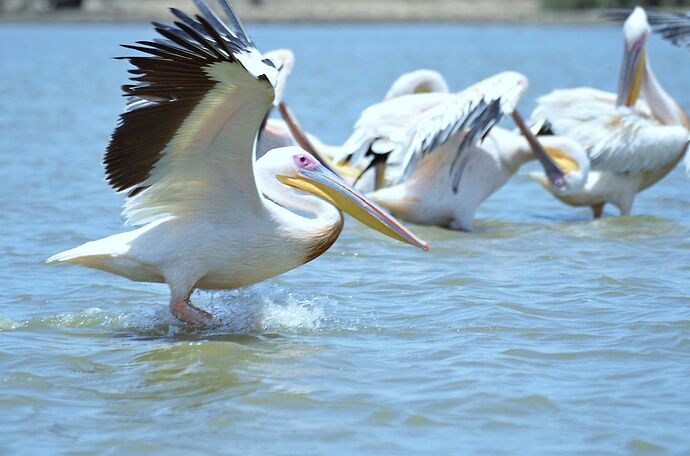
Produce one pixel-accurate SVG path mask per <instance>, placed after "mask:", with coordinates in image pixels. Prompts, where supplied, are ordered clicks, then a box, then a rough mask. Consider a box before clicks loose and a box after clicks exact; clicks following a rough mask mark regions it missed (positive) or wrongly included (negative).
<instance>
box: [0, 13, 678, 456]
mask: <svg viewBox="0 0 690 456" xmlns="http://www.w3.org/2000/svg"><path fill="white" fill-rule="evenodd" d="M250 29H251V32H252V33H253V35H254V37H255V39H256V41H257V43H259V44H260V45H261V47H262V48H263V49H265V50H268V49H271V48H275V47H281V46H283V47H290V48H292V49H293V50H294V51H295V53H296V55H297V58H298V62H297V67H296V71H295V73H294V77H293V79H292V80H291V81H290V87H289V93H288V101H289V102H290V104H291V105H292V107H293V109H294V110H295V111H296V112H297V113H299V115H300V117H301V120H302V122H303V124H304V125H305V126H306V127H307V128H308V129H309V130H311V131H313V132H315V133H317V134H319V135H320V136H321V137H322V138H323V139H324V140H326V141H330V142H334V143H337V142H340V141H342V140H343V139H344V138H345V137H346V136H347V133H348V131H349V129H350V128H351V125H352V124H353V122H354V120H355V119H356V116H357V115H358V113H359V112H360V111H361V110H362V109H363V108H364V107H365V106H367V105H368V104H370V103H373V102H375V101H376V100H377V99H379V98H380V97H382V96H383V94H384V93H385V91H386V89H387V87H388V85H389V83H390V82H391V81H392V80H393V79H394V78H395V77H396V76H397V75H398V74H400V73H401V72H403V71H407V70H411V69H415V68H418V67H430V68H435V69H438V70H440V71H441V72H442V73H443V74H444V75H446V77H447V78H448V80H449V83H450V86H451V87H453V88H458V89H459V88H461V87H464V86H466V85H468V84H470V83H472V82H473V81H476V80H477V79H479V78H481V77H485V76H488V75H490V74H492V73H495V72H497V71H500V70H504V69H513V70H517V71H521V72H524V73H525V74H526V75H528V76H529V78H530V84H531V87H530V90H529V91H528V93H527V95H526V97H525V99H524V103H523V107H522V111H523V112H524V113H527V112H529V111H530V110H531V108H532V107H533V103H534V99H535V98H536V97H537V96H539V95H540V94H543V93H545V92H547V91H549V90H551V89H553V88H556V87H572V86H577V85H592V86H595V87H601V88H605V89H609V90H613V89H614V87H615V82H616V79H617V76H618V59H619V56H620V48H621V37H620V31H619V30H618V29H616V28H610V27H528V26H524V27H518V26H515V27H513V26H510V27H508V26H486V27H467V26H426V25H415V26H404V25H397V26H380V25H366V26H355V25H348V26H251V27H250ZM150 36H151V32H150V31H149V29H148V27H146V26H123V25H118V26H87V25H84V26H66V25H59V26H49V25H7V24H3V25H1V26H0V58H1V60H2V64H1V65H0V99H2V102H1V103H0V151H1V153H0V169H2V173H1V174H0V176H1V179H0V194H2V195H3V197H2V198H0V210H1V213H2V221H3V223H2V224H0V252H1V253H2V258H3V261H2V265H1V266H0V280H1V281H2V284H3V286H2V288H0V300H1V302H2V306H1V307H0V410H2V415H1V417H0V424H1V426H0V454H56V453H63V454H66V453H69V454H93V453H103V454H162V453H180V454H343V453H351V454H376V455H397V454H442V453H450V454H458V453H462V454H468V453H474V454H487V453H488V454H516V453H519V454H535V453H540V454H556V453H558V454H562V453H569V454H574V453H579V454H611V453H616V454H621V453H640V454H647V453H668V454H681V453H688V452H690V437H688V432H687V431H688V428H689V426H690V418H689V415H690V413H689V412H690V388H689V387H688V378H690V296H689V295H688V292H687V291H686V289H687V283H688V277H689V276H690V263H688V252H689V251H690V240H689V239H690V210H689V209H690V201H689V200H688V197H687V192H688V188H689V187H688V186H689V181H688V177H687V176H686V175H685V174H684V173H683V172H682V171H681V170H680V169H678V170H676V171H675V172H674V173H673V174H672V175H671V176H669V177H668V178H667V179H665V180H664V181H662V182H661V183H660V184H658V185H656V186H655V187H653V188H652V189H650V190H648V191H646V192H644V193H643V194H641V195H639V197H638V198H637V201H636V203H635V207H634V210H633V213H634V215H633V216H631V217H607V218H604V219H603V220H600V221H595V222H593V221H591V220H590V215H589V211H588V210H587V209H576V208H571V207H567V206H564V205H561V204H560V203H559V202H557V201H556V200H554V199H553V198H551V197H550V196H549V195H548V194H547V193H545V192H544V191H543V190H541V189H540V188H539V187H538V186H537V185H536V184H534V183H533V182H531V181H529V180H528V179H527V178H526V177H525V176H524V171H523V172H521V174H520V175H517V176H516V177H515V178H514V179H513V180H511V181H510V182H509V183H508V185H506V186H505V187H504V188H503V189H502V190H501V191H499V192H498V193H497V194H496V195H494V196H493V197H492V198H491V199H490V200H489V201H487V202H486V203H485V204H484V205H483V206H482V208H481V209H480V211H479V212H478V214H477V217H478V220H479V221H478V223H477V226H478V230H477V232H475V233H471V234H468V233H456V232H451V231H446V230H443V229H437V228H422V227H415V230H416V231H417V232H418V234H420V235H421V236H422V237H423V238H424V239H426V240H427V241H429V242H430V244H431V246H432V250H431V252H429V253H428V254H424V253H422V252H420V251H418V250H415V249H413V248H410V247H406V246H403V245H402V244H397V243H394V242H393V241H390V240H388V239H384V238H382V237H381V236H379V235H378V234H376V233H374V232H372V231H370V230H367V229H365V228H363V227H362V226H360V225H357V224H356V223H355V222H353V221H352V220H348V222H347V224H346V228H345V231H344V233H343V235H342V236H341V238H340V239H339V240H338V242H337V243H336V244H335V245H334V246H333V248H331V249H330V251H329V252H328V253H327V254H325V255H324V256H322V257H321V258H319V259H318V260H316V261H314V262H313V263H311V264H308V265H306V266H304V267H302V268H300V269H298V270H295V271H292V272H290V273H288V274H285V275H283V276H280V277H277V278H275V279H273V280H270V281H268V282H265V283H262V284H258V285H255V286H252V287H250V288H248V289H244V290H236V291H229V292H225V293H215V294H212V295H211V294H204V293H201V294H197V295H195V296H194V299H195V300H196V302H197V303H199V304H202V305H204V306H206V307H209V308H211V309H212V310H213V311H214V312H215V313H217V314H219V315H220V316H221V317H222V318H223V319H224V320H225V321H226V325H225V326H223V327H221V328H216V329H213V330H194V329H189V328H185V327H184V326H181V325H179V324H177V323H176V322H175V321H174V319H173V318H172V317H171V316H170V315H169V313H168V311H167V299H168V293H167V290H166V288H165V287H164V286H160V285H151V284H138V283H132V282H128V281H126V280H124V279H121V278H119V277H115V276H111V275H107V274H105V273H101V272H97V271H91V270H87V269H83V268H79V267H70V266H64V267H61V266H46V265H44V264H43V260H44V259H45V258H46V257H48V256H49V255H51V254H53V253H55V252H58V251H61V250H63V249H66V248H69V247H72V246H75V245H77V244H79V243H81V242H84V241H87V240H89V239H95V238H99V237H103V236H105V235H108V234H111V233H114V232H117V231H119V230H120V229H121V220H120V217H119V205H120V197H118V196H117V195H114V194H113V192H112V191H111V190H110V189H109V188H108V187H107V185H106V184H105V183H104V181H103V170H102V166H101V163H100V162H101V154H102V151H103V150H104V147H105V145H106V142H107V139H108V135H109V134H110V132H111V130H112V128H113V126H114V124H115V119H116V116H117V114H118V113H119V112H120V110H121V109H122V107H123V100H122V99H121V98H120V95H119V91H118V90H119V89H118V87H119V85H120V84H122V83H124V81H125V70H126V65H125V64H124V63H123V62H119V61H115V60H111V59H109V57H110V56H114V55H121V53H122V51H121V50H119V49H118V48H117V46H116V45H117V44H118V43H127V42H133V41H135V40H138V39H147V38H149V37H150ZM649 55H650V57H651V61H652V64H653V65H654V68H655V69H656V72H657V75H658V76H659V78H660V79H661V81H662V83H663V84H664V85H665V87H666V88H667V89H668V91H669V92H670V93H671V94H673V95H674V96H676V97H677V99H678V100H679V101H680V103H681V104H683V105H684V106H685V107H686V108H688V107H690V91H688V90H687V75H688V74H690V55H688V54H687V53H685V52H683V51H681V50H677V49H675V48H671V47H670V46H669V45H666V44H665V43H662V42H659V41H658V40H657V39H653V40H652V43H651V46H650V50H649ZM609 211H610V212H609V214H612V213H613V212H612V211H613V209H609Z"/></svg>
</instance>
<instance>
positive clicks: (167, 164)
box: [48, 0, 428, 324]
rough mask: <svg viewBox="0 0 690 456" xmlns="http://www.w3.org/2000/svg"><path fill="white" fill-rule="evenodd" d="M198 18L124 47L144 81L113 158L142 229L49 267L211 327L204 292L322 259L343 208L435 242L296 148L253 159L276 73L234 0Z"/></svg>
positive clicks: (118, 182)
mask: <svg viewBox="0 0 690 456" xmlns="http://www.w3.org/2000/svg"><path fill="white" fill-rule="evenodd" d="M195 3H196V5H197V7H198V8H199V11H200V12H201V14H200V15H196V16H195V17H194V18H192V17H190V16H188V15H187V14H185V13H183V12H181V11H179V10H176V9H172V10H171V11H172V12H173V14H174V15H175V16H176V17H177V19H178V21H177V22H175V23H174V25H164V24H158V23H154V26H155V28H156V31H157V32H158V33H159V34H160V35H161V36H162V39H158V40H156V41H141V42H139V43H138V44H137V45H128V46H126V47H128V48H130V49H134V50H136V51H139V52H141V53H143V54H145V55H144V56H136V57H128V59H129V61H130V62H131V63H132V64H133V65H134V67H135V68H134V69H133V70H131V73H133V74H134V77H133V84H132V85H128V86H124V88H123V89H124V91H125V94H126V95H127V96H128V97H129V98H130V105H129V107H128V109H127V111H126V112H125V113H124V114H122V116H121V118H120V124H119V125H118V127H117V128H116V130H115V132H114V133H113V136H112V139H111V142H110V144H109V146H108V150H107V152H106V156H105V164H106V175H107V178H108V181H109V182H110V184H111V185H112V186H113V187H114V188H115V189H116V190H118V191H122V192H126V193H127V198H126V201H125V204H124V210H123V215H124V217H125V220H126V223H127V224H128V225H133V226H137V225H138V226H139V228H136V229H134V230H132V231H128V232H124V233H120V234H116V235H113V236H109V237H106V238H104V239H100V240H97V241H92V242H87V243H86V244H83V245H81V246H79V247H76V248H74V249H71V250H67V251H65V252H62V253H59V254H57V255H55V256H53V257H51V258H49V259H48V261H49V262H69V263H76V264H80V265H83V266H87V267H91V268H96V269H101V270H104V271H107V272H111V273H114V274H118V275H121V276H124V277H126V278H129V279H131V280H135V281H145V282H164V283H167V284H168V286H169V287H170V294H171V299H170V309H171V311H172V313H173V315H175V317H177V318H178V319H180V320H181V321H183V322H187V323H193V324H208V323H210V322H212V316H211V315H210V314H208V313H207V312H205V311H203V310H201V309H199V308H196V307H194V306H193V305H191V303H190V301H189V296H190V294H191V293H192V291H193V290H194V289H195V288H202V289H227V288H237V287H242V286H245V285H249V284H252V283H256V282H259V281H262V280H265V279H267V278H269V277H273V276H276V275H278V274H281V273H283V272H286V271H289V270H291V269H294V268H296V267H298V266H300V265H302V264H304V263H306V262H308V261H310V260H312V259H314V258H316V257H318V256H319V255H321V254H322V253H323V252H325V251H326V250H327V249H328V248H329V247H330V246H331V245H332V244H333V242H334V241H335V240H336V239H337V237H338V235H339V234H340V232H341V230H342V227H343V218H342V214H341V212H340V210H341V209H342V210H344V211H346V212H348V213H349V214H351V215H352V216H353V217H355V218H357V219H358V220H360V221H361V222H363V223H365V224H367V225H369V226H371V227H372V228H374V229H377V230H378V231H380V232H382V233H384V234H386V235H388V236H391V237H393V238H396V239H398V240H403V241H405V242H408V243H411V244H413V245H415V246H417V247H420V248H423V249H428V246H427V244H426V243H425V242H424V241H422V240H420V239H419V238H417V237H416V236H414V235H413V234H412V233H411V232H409V231H408V230H407V229H406V228H404V227H403V226H402V225H400V224H399V223H398V222H397V221H395V220H394V219H393V218H391V217H390V216H388V215H386V214H385V213H383V212H382V211H381V209H379V208H378V207H377V206H376V205H375V204H373V203H372V202H370V201H369V200H367V199H366V198H365V197H363V196H362V195H360V194H359V193H358V192H356V191H355V190H353V189H352V188H350V187H349V186H348V185H347V184H345V183H344V182H343V181H342V180H341V179H340V178H339V177H338V176H336V175H335V174H333V173H332V172H331V171H329V170H328V169H327V168H326V167H324V166H323V165H322V164H321V163H320V162H319V161H318V160H317V159H316V158H315V157H313V156H312V155H310V154H309V153H307V152H306V151H304V150H303V149H301V148H299V147H294V146H292V147H280V148H276V149H272V150H269V151H268V152H267V153H266V154H265V155H264V156H263V157H262V158H261V159H260V160H258V161H255V159H254V152H253V149H254V144H255V140H256V137H257V133H258V131H259V129H260V127H261V126H262V123H263V122H264V119H265V118H266V116H267V114H268V112H269V110H270V109H271V106H272V103H273V101H274V99H275V96H276V84H277V80H278V76H279V75H278V72H277V70H276V68H275V64H274V63H273V61H272V60H270V59H267V58H265V57H264V56H262V55H261V53H259V51H258V50H257V49H256V48H255V47H254V45H253V42H252V40H251V38H249V36H248V35H247V33H246V32H245V30H244V27H243V26H242V24H241V22H240V21H239V18H238V17H237V16H236V14H235V12H234V10H233V8H232V6H231V5H230V3H229V2H228V1H227V0H221V1H220V5H221V6H222V8H223V10H224V11H225V13H226V15H227V17H228V21H227V22H223V21H222V20H221V19H220V18H219V16H218V15H217V14H216V13H215V12H214V11H213V10H212V9H211V8H210V7H209V6H208V5H207V3H206V2H205V1H203V0H195Z"/></svg>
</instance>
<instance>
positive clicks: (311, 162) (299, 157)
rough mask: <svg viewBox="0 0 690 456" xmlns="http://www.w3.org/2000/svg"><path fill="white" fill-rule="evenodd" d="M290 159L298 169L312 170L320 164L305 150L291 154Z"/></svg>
mask: <svg viewBox="0 0 690 456" xmlns="http://www.w3.org/2000/svg"><path fill="white" fill-rule="evenodd" d="M292 159H293V161H294V162H295V165H297V167H298V168H299V169H307V170H312V169H314V168H316V167H318V166H319V165H320V163H319V161H318V160H317V159H315V158H314V157H313V156H311V155H310V154H308V153H306V152H304V153H301V154H295V155H293V156H292Z"/></svg>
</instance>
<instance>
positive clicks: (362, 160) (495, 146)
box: [339, 72, 587, 230]
mask: <svg viewBox="0 0 690 456" xmlns="http://www.w3.org/2000/svg"><path fill="white" fill-rule="evenodd" d="M526 88H527V79H526V78H525V77H524V76H523V75H521V74H519V73H514V72H505V73H500V74H498V75H495V76H493V77H491V78H488V79H486V80H484V81H481V82H479V83H477V84H475V85H473V86H471V87H469V88H468V89H466V90H464V91H462V92H460V93H457V94H449V93H424V94H416V95H407V96H399V97H396V98H393V99H389V100H387V101H384V102H382V103H379V104H377V105H374V106H371V107H370V108H368V109H367V110H365V111H364V112H363V113H362V115H361V116H360V118H359V120H358V121H357V123H356V125H355V130H354V132H353V133H352V135H351V136H350V138H349V139H348V140H347V141H346V143H345V145H344V146H343V148H342V150H341V155H340V157H339V158H340V160H344V161H346V162H349V163H352V164H354V165H356V166H358V167H359V168H361V169H364V173H365V175H366V173H371V172H372V171H373V172H374V173H376V175H377V176H376V179H375V191H374V192H373V193H369V195H368V196H369V197H370V198H372V199H373V200H374V201H377V202H378V203H379V204H381V205H382V206H383V207H385V208H386V209H388V210H389V211H390V212H391V213H393V214H395V215H396V216H398V217H401V218H403V219H405V220H408V221H411V222H414V223H419V224H425V225H439V226H445V227H450V228H453V229H461V230H472V228H473V220H474V213H475V211H476V209H477V207H479V205H480V204H481V203H482V202H483V201H484V200H486V198H488V197H489V196H490V195H491V194H493V193H494V192H495V191H496V190H498V189H499V188H500V187H501V186H503V185H504V184H505V183H506V182H507V181H508V179H509V178H510V176H512V175H513V174H514V173H515V172H516V171H517V169H518V168H519V167H520V166H521V165H522V164H524V163H525V162H527V161H529V160H532V159H534V158H535V153H536V157H537V158H539V159H540V161H541V162H542V164H543V165H544V166H545V170H546V171H547V174H548V175H549V177H550V178H551V179H552V180H553V181H554V182H556V184H557V185H558V186H565V187H571V186H577V185H578V183H580V182H582V181H583V176H585V175H586V173H587V167H586V161H585V158H586V157H585V155H584V151H582V150H581V148H580V147H579V146H578V145H577V144H576V143H574V142H573V141H572V140H569V139H567V138H560V137H553V138H549V139H547V140H546V141H545V144H544V146H545V147H546V151H545V150H544V149H543V148H540V147H538V145H535V144H530V143H529V142H528V141H527V140H526V139H525V138H524V137H522V136H521V135H519V134H517V133H513V132H510V131H508V130H505V129H502V128H497V127H494V128H493V129H492V127H493V125H494V124H495V123H496V121H498V120H499V119H500V117H501V116H502V114H504V113H513V111H514V110H515V106H516V104H517V102H518V100H519V99H520V96H521V95H522V93H523V92H524V91H525V90H526ZM482 139H483V142H481V144H478V142H479V141H480V140H482ZM535 147H537V148H536V149H535ZM554 159H558V160H560V162H561V164H560V166H561V167H562V168H563V170H565V174H564V172H563V170H561V169H559V166H558V165H557V164H556V163H555V161H554Z"/></svg>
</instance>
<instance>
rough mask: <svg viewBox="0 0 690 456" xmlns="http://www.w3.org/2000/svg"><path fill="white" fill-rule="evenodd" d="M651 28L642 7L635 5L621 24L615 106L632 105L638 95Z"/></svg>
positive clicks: (645, 63) (645, 62)
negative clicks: (620, 46)
mask: <svg viewBox="0 0 690 456" xmlns="http://www.w3.org/2000/svg"><path fill="white" fill-rule="evenodd" d="M650 32H651V28H650V26H649V22H647V14H646V13H645V12H644V9H642V8H640V7H639V6H638V7H636V8H635V9H634V10H633V12H632V13H631V14H630V16H629V17H628V19H627V20H626V21H625V25H624V26H623V40H624V42H625V48H624V49H623V62H622V65H621V73H620V78H619V80H618V92H617V95H618V97H617V99H616V105H617V106H623V105H624V106H633V105H634V104H635V102H636V101H637V97H638V96H639V95H640V89H641V87H642V79H643V77H644V70H645V67H646V65H647V61H646V51H645V46H646V43H647V37H649V33H650Z"/></svg>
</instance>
